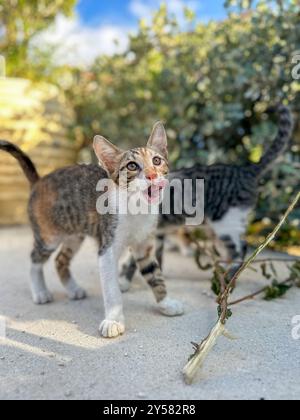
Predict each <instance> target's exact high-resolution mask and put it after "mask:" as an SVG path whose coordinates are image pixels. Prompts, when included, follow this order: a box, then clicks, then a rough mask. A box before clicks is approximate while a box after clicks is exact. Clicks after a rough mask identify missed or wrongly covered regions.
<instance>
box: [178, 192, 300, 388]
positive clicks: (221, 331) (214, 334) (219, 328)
mask: <svg viewBox="0 0 300 420" xmlns="http://www.w3.org/2000/svg"><path fill="white" fill-rule="evenodd" d="M299 199H300V192H299V193H298V194H297V195H296V197H295V199H294V200H293V202H292V204H291V205H290V206H289V208H288V210H287V211H286V213H285V214H284V216H283V217H282V219H281V220H280V222H279V223H278V225H277V226H276V227H275V229H274V230H273V231H272V232H271V233H270V234H269V235H268V237H267V238H266V239H265V241H264V242H263V243H262V244H261V245H260V246H259V247H258V248H257V249H256V250H255V251H254V253H253V254H252V255H251V256H250V258H249V259H248V260H247V261H245V262H244V263H243V264H242V266H241V267H240V268H239V269H238V271H237V272H236V273H235V274H234V275H233V277H232V279H231V280H230V282H229V283H228V284H227V286H226V287H225V290H222V291H221V294H220V297H219V300H218V301H219V319H218V321H217V323H216V325H215V326H214V327H213V329H212V330H211V332H210V333H209V335H208V337H207V338H206V339H205V340H204V341H203V342H202V343H201V344H199V345H198V346H196V351H195V354H194V355H193V356H192V357H191V358H190V360H189V362H188V363H187V364H186V366H185V367H184V369H183V376H184V379H185V382H186V383H187V384H191V383H193V382H194V380H195V379H196V377H197V374H198V372H199V370H200V368H201V367H202V365H203V363H204V361H205V359H206V357H207V355H208V354H209V352H210V351H211V350H212V348H213V347H214V345H215V344H216V342H217V340H218V338H219V337H220V336H221V335H225V336H227V337H228V336H229V334H228V333H227V331H226V328H225V325H226V322H227V320H228V318H229V317H230V316H231V315H232V314H231V311H230V309H229V307H228V300H229V296H230V293H231V292H232V290H233V287H234V285H235V284H236V282H237V280H238V279H239V277H240V276H241V274H242V273H243V272H244V271H245V270H246V269H247V268H248V267H249V266H250V265H251V264H252V263H253V262H254V261H255V260H256V259H257V257H258V255H260V254H261V253H262V252H263V251H264V250H265V249H266V247H267V246H268V245H269V244H270V243H271V242H272V241H273V240H274V239H275V237H276V235H277V233H278V232H279V230H280V229H281V228H282V226H283V225H284V223H285V222H286V220H287V218H288V216H289V215H290V213H291V212H292V211H293V210H294V208H295V207H296V205H297V203H298V201H299ZM224 278H225V275H224ZM221 289H224V283H223V282H222V287H221ZM194 347H195V345H194Z"/></svg>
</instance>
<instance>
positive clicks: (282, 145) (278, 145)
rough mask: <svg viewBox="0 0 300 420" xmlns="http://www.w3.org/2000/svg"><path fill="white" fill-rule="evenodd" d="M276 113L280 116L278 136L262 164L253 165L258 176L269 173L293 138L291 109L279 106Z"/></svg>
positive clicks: (261, 161)
mask: <svg viewBox="0 0 300 420" xmlns="http://www.w3.org/2000/svg"><path fill="white" fill-rule="evenodd" d="M275 111H276V112H277V114H278V116H279V121H278V133H277V136H276V138H275V140H274V141H273V143H272V145H271V146H270V147H269V149H268V150H267V151H266V152H265V154H264V155H263V157H262V158H261V160H260V162H259V163H257V164H253V165H252V167H253V168H254V169H255V171H256V172H257V175H258V176H260V175H262V174H263V173H264V172H265V171H267V170H268V169H269V167H270V165H272V163H274V162H275V161H276V159H277V158H278V157H280V156H281V155H282V154H283V153H284V152H285V150H286V148H287V146H288V144H289V141H290V139H291V136H292V132H293V127H294V125H293V117H292V114H291V111H290V109H289V108H288V107H286V106H284V105H279V106H278V107H277V108H276V109H275Z"/></svg>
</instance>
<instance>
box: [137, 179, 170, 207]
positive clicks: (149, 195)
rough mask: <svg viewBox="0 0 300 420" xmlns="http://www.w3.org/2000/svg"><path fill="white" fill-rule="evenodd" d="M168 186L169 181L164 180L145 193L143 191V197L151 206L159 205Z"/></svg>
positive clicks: (150, 187) (151, 186)
mask: <svg viewBox="0 0 300 420" xmlns="http://www.w3.org/2000/svg"><path fill="white" fill-rule="evenodd" d="M166 186H167V181H166V180H162V181H159V182H158V183H156V184H152V185H150V186H149V187H148V188H147V189H146V190H145V191H143V195H144V197H145V198H146V200H147V202H148V203H149V204H158V203H160V201H161V199H162V193H163V191H164V189H165V188H166Z"/></svg>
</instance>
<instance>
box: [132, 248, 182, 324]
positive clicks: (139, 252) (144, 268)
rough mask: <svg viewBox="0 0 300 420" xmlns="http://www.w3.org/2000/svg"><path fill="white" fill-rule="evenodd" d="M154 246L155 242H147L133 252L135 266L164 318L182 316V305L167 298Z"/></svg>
mask: <svg viewBox="0 0 300 420" xmlns="http://www.w3.org/2000/svg"><path fill="white" fill-rule="evenodd" d="M155 245H156V244H155V240H149V241H148V242H146V243H144V244H142V245H140V246H139V247H137V248H136V249H135V250H134V256H135V258H136V261H137V264H138V266H139V269H140V271H141V273H142V276H143V277H144V278H145V280H146V281H147V283H148V284H149V286H150V287H151V289H152V291H153V293H154V296H155V299H156V301H157V303H158V309H159V311H160V312H161V313H162V314H163V315H166V316H177V315H182V314H183V313H184V308H183V305H182V303H181V302H179V301H177V300H175V299H171V298H169V297H168V296H167V288H166V284H165V279H164V276H163V274H162V271H161V269H160V266H159V263H158V261H157V258H156V253H155V250H156V246H155Z"/></svg>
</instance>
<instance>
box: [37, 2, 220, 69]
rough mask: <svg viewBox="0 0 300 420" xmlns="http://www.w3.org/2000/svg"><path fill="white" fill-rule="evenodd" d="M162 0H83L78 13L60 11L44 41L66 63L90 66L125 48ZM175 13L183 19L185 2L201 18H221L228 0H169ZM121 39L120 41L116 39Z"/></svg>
mask: <svg viewBox="0 0 300 420" xmlns="http://www.w3.org/2000/svg"><path fill="white" fill-rule="evenodd" d="M162 2H163V1H162V0H79V2H78V5H77V11H76V14H75V16H73V17H71V18H67V17H64V16H62V15H59V16H58V17H57V19H56V21H55V24H54V25H53V26H52V27H51V28H49V30H47V31H45V33H43V36H42V39H41V41H40V42H44V43H48V44H50V45H55V46H56V48H57V54H56V56H55V60H56V61H58V62H60V63H62V64H72V65H75V64H76V65H80V66H86V65H89V64H92V63H93V61H94V60H95V58H96V57H98V56H99V55H102V54H106V55H112V54H115V53H117V52H123V51H125V50H126V48H127V46H128V35H129V33H132V32H133V33H134V32H135V31H136V30H137V27H138V21H139V20H140V19H141V18H144V19H146V20H147V21H150V18H151V15H152V13H153V12H154V11H155V10H157V9H158V8H159V5H160V4H161V3H162ZM164 2H165V3H166V4H167V6H168V9H169V11H170V12H171V13H173V14H175V15H176V17H177V19H178V21H179V22H180V23H183V22H184V20H183V16H184V14H183V10H184V6H188V7H190V8H191V9H193V10H194V11H195V12H196V13H197V16H198V18H199V20H202V21H205V22H207V21H208V20H210V19H221V18H222V17H224V15H225V11H224V8H223V3H224V0H165V1H164ZM116 41H117V42H116Z"/></svg>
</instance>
